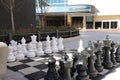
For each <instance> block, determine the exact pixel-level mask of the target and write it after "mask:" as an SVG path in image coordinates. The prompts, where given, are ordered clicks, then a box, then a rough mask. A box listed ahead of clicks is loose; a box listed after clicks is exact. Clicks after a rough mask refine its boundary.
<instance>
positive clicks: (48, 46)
mask: <svg viewBox="0 0 120 80" xmlns="http://www.w3.org/2000/svg"><path fill="white" fill-rule="evenodd" d="M44 52H45V53H52V50H51V43H50V37H49V36H47V37H46V44H45V50H44Z"/></svg>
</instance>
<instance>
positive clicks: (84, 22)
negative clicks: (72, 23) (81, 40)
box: [83, 16, 86, 29]
mask: <svg viewBox="0 0 120 80" xmlns="http://www.w3.org/2000/svg"><path fill="white" fill-rule="evenodd" d="M83 29H86V16H83Z"/></svg>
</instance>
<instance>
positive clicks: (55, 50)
mask: <svg viewBox="0 0 120 80" xmlns="http://www.w3.org/2000/svg"><path fill="white" fill-rule="evenodd" d="M52 52H58V47H57V38H55V37H52Z"/></svg>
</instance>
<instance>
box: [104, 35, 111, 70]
mask: <svg viewBox="0 0 120 80" xmlns="http://www.w3.org/2000/svg"><path fill="white" fill-rule="evenodd" d="M111 42H112V41H111V40H110V39H109V37H108V35H107V36H106V39H105V40H103V44H104V47H103V66H104V68H106V69H111V68H113V63H112V62H111V57H110V47H111Z"/></svg>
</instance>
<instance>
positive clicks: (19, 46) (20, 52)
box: [16, 43, 25, 60]
mask: <svg viewBox="0 0 120 80" xmlns="http://www.w3.org/2000/svg"><path fill="white" fill-rule="evenodd" d="M16 58H17V60H22V59H24V58H25V56H24V54H23V52H22V45H21V44H20V43H19V44H18V45H17V54H16Z"/></svg>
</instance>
